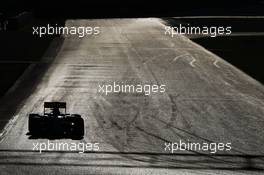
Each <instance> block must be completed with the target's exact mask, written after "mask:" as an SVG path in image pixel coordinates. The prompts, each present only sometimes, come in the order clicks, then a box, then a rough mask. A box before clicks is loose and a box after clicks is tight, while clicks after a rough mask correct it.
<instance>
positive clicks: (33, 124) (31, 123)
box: [28, 114, 41, 135]
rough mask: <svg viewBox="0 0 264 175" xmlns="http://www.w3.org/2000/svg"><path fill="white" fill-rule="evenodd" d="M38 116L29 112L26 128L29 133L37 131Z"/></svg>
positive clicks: (34, 133) (33, 133)
mask: <svg viewBox="0 0 264 175" xmlns="http://www.w3.org/2000/svg"><path fill="white" fill-rule="evenodd" d="M40 120H41V118H40V116H39V115H38V114H29V118H28V130H29V133H30V134H31V135H36V134H38V132H39V123H40Z"/></svg>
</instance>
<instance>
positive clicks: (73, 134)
mask: <svg viewBox="0 0 264 175" xmlns="http://www.w3.org/2000/svg"><path fill="white" fill-rule="evenodd" d="M61 110H63V112H61ZM28 130H29V135H31V136H54V137H55V136H60V137H70V138H83V135H84V120H83V119H82V117H81V116H80V115H79V114H67V113H66V102H44V114H43V115H39V114H29V119H28Z"/></svg>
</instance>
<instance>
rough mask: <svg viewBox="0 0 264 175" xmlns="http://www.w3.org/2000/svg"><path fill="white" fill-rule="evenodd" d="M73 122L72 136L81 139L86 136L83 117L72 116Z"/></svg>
mask: <svg viewBox="0 0 264 175" xmlns="http://www.w3.org/2000/svg"><path fill="white" fill-rule="evenodd" d="M71 122H72V123H73V126H72V133H71V135H72V138H74V139H76V138H77V139H79V138H83V136H84V121H83V119H82V118H81V117H72V118H71Z"/></svg>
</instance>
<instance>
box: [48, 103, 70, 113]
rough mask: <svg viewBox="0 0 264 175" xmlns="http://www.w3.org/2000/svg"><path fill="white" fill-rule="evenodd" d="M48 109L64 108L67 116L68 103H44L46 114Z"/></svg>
mask: <svg viewBox="0 0 264 175" xmlns="http://www.w3.org/2000/svg"><path fill="white" fill-rule="evenodd" d="M46 108H58V109H60V108H62V109H65V114H66V102H44V114H46V113H45V109H46Z"/></svg>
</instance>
